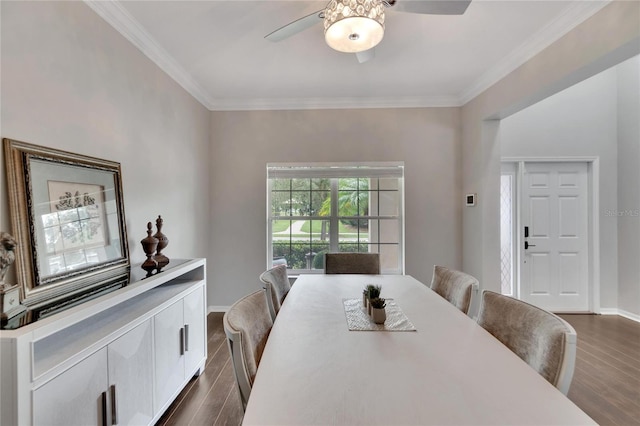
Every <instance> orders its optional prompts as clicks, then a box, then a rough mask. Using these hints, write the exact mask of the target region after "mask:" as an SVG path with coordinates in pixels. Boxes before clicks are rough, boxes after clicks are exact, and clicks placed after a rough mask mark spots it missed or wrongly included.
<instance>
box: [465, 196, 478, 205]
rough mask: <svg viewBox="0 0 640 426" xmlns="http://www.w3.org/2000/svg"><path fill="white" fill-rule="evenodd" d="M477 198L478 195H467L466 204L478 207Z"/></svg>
mask: <svg viewBox="0 0 640 426" xmlns="http://www.w3.org/2000/svg"><path fill="white" fill-rule="evenodd" d="M476 196H477V194H467V195H465V204H466V205H467V206H475V205H476Z"/></svg>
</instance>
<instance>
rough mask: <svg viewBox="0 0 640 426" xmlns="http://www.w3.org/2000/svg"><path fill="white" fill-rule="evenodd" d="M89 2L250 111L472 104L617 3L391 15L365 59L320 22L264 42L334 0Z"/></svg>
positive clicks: (212, 97) (201, 86)
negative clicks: (333, 40) (332, 42)
mask: <svg viewBox="0 0 640 426" xmlns="http://www.w3.org/2000/svg"><path fill="white" fill-rule="evenodd" d="M399 1H416V0H399ZM452 1H455V0H452ZM85 2H86V3H87V4H88V5H89V6H90V7H91V8H92V9H93V10H95V11H96V12H97V13H98V14H100V15H101V16H102V17H103V18H104V19H105V20H106V21H107V22H109V23H110V24H111V25H113V26H114V27H115V28H116V29H117V30H118V31H120V32H121V33H122V34H123V35H125V37H127V38H128V39H129V40H131V41H132V42H133V43H134V44H135V45H136V46H138V47H139V48H140V49H141V50H142V51H143V52H144V53H145V54H146V55H147V56H149V57H150V58H151V59H152V60H153V61H154V62H156V63H157V64H158V65H159V66H160V67H161V68H163V69H164V70H165V71H166V72H167V73H168V74H169V75H170V76H171V77H173V78H174V79H175V80H176V81H177V82H178V83H179V84H181V85H182V86H183V87H184V88H185V89H186V90H187V91H189V92H190V93H191V94H192V95H193V96H194V97H195V98H196V99H198V100H199V101H200V102H201V103H202V104H203V105H204V106H206V107H207V108H208V109H210V110H247V109H302V108H344V107H413V106H459V105H463V104H464V103H466V102H467V101H469V100H470V99H472V98H473V97H475V96H476V95H477V94H479V93H481V92H482V91H483V90H485V89H486V88H488V87H489V86H491V84H493V83H495V82H496V81H498V80H499V79H500V78H502V77H504V76H505V75H506V74H508V73H509V72H511V71H512V70H514V69H515V68H517V67H518V66H519V65H521V64H522V63H523V62H525V61H526V60H527V59H529V58H531V57H532V56H533V55H535V54H536V53H538V52H539V51H540V50H542V49H543V48H545V47H546V46H548V45H549V44H551V43H552V42H553V41H555V40H557V39H558V38H559V37H561V36H562V35H563V34H565V33H566V32H568V31H569V30H570V29H572V28H573V27H575V26H576V25H578V24H579V23H580V22H582V21H584V20H585V19H587V18H588V17H590V16H591V15H593V14H594V13H595V12H597V11H598V10H599V9H600V8H602V7H603V6H605V5H606V4H607V3H608V0H602V1H600V0H597V1H591V0H553V1H540V0H473V1H472V2H471V5H470V6H469V8H468V9H467V11H466V13H465V14H464V15H461V16H436V15H418V14H409V13H400V12H393V11H388V13H387V19H386V23H385V26H386V29H385V36H384V39H383V40H382V42H381V43H380V44H379V45H378V47H377V48H376V56H375V58H374V59H372V60H371V61H369V62H366V63H363V64H360V63H358V61H357V60H356V58H355V56H354V55H353V54H346V53H340V52H336V51H334V50H332V49H331V48H330V47H328V46H327V45H326V44H325V42H324V35H323V27H322V23H321V22H320V21H319V23H318V24H317V25H315V26H314V27H311V28H309V29H307V30H305V31H303V32H301V33H298V34H296V35H294V36H293V37H290V38H288V39H286V40H283V41H280V42H277V43H274V42H270V41H268V40H265V39H264V36H265V35H267V34H268V33H270V32H271V31H273V30H275V29H277V28H279V27H281V26H283V25H285V24H287V23H289V22H291V21H293V20H295V19H298V18H300V17H302V16H305V15H307V14H310V13H312V12H314V11H316V10H320V9H322V8H323V7H324V6H325V5H326V2H325V1H296V0H289V1H272V0H260V1H240V0H225V1H212V0H209V1H202V0H200V1H184V0H180V1H178V0H174V1H167V0H164V1H129V0H127V1H120V2H117V1H111V2H104V1H96V0H85Z"/></svg>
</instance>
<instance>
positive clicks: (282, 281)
mask: <svg viewBox="0 0 640 426" xmlns="http://www.w3.org/2000/svg"><path fill="white" fill-rule="evenodd" d="M260 281H262V282H263V283H264V290H265V295H266V297H267V307H268V308H269V314H271V319H272V320H273V321H275V320H276V315H278V312H279V311H280V306H282V302H284V298H285V297H287V293H289V290H291V284H290V283H289V276H288V275H287V265H277V266H275V267H273V268H271V269H269V270H268V271H265V272H263V273H262V274H261V275H260Z"/></svg>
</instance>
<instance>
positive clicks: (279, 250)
mask: <svg viewBox="0 0 640 426" xmlns="http://www.w3.org/2000/svg"><path fill="white" fill-rule="evenodd" d="M403 176H404V165H403V164H402V163H331V164H324V163H323V164H314V163H310V164H267V187H268V189H267V245H268V247H267V267H271V266H272V265H275V264H278V263H285V264H286V265H287V266H288V267H289V268H290V269H291V270H292V272H297V273H301V272H313V271H321V270H323V269H324V253H326V252H366V253H380V265H381V270H382V272H383V273H403V272H404V226H403V216H404V211H403V210H404V208H403V207H404V204H403V199H404V188H403V179H404V177H403Z"/></svg>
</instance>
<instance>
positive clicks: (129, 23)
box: [83, 0, 213, 109]
mask: <svg viewBox="0 0 640 426" xmlns="http://www.w3.org/2000/svg"><path fill="white" fill-rule="evenodd" d="M83 1H84V3H85V4H86V5H87V6H89V7H90V8H91V9H92V10H93V11H94V12H95V13H97V14H98V16H100V17H101V18H102V19H104V20H105V21H106V22H107V23H108V24H109V25H111V26H112V27H113V28H114V29H115V30H116V31H118V32H119V33H120V34H122V35H123V36H124V37H125V38H126V39H127V40H129V41H130V42H131V43H132V44H133V45H134V46H135V47H137V48H138V49H140V51H141V52H142V53H144V54H145V55H146V56H147V57H148V58H149V59H151V60H152V61H153V62H154V63H155V64H156V65H157V66H158V67H159V68H160V69H161V70H163V71H164V72H165V73H167V74H168V75H169V77H171V78H172V79H173V80H174V81H175V82H176V83H178V84H179V85H180V86H182V88H183V89H184V90H186V91H187V92H188V93H189V94H191V96H193V97H194V98H196V100H198V102H200V103H201V104H202V105H204V106H205V107H206V108H208V109H211V105H213V100H212V98H211V95H210V94H209V93H208V92H207V91H206V90H205V89H204V88H203V87H202V86H200V84H199V83H198V82H197V81H196V80H195V79H194V78H193V77H192V76H191V74H189V73H188V72H187V71H186V70H185V69H184V68H183V67H182V66H181V65H180V64H179V63H178V62H177V61H176V60H175V59H174V58H173V57H172V56H171V55H170V54H169V53H168V52H167V51H166V50H164V48H162V46H160V44H158V42H157V41H156V40H155V39H154V38H153V37H151V35H150V34H149V33H148V32H147V30H145V29H144V28H143V27H142V26H141V25H140V23H139V22H138V21H137V20H136V19H135V18H134V17H133V16H131V14H130V13H129V12H128V11H127V10H126V9H125V8H124V7H123V6H122V5H121V4H120V2H118V1H117V0H110V1H104V0H83Z"/></svg>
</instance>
